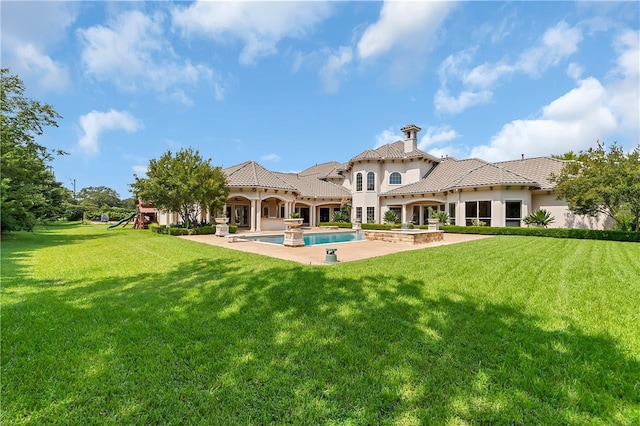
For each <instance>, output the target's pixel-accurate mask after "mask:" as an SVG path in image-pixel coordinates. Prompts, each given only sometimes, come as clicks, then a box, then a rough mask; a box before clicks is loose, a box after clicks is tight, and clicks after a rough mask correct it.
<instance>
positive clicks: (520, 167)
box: [494, 157, 568, 189]
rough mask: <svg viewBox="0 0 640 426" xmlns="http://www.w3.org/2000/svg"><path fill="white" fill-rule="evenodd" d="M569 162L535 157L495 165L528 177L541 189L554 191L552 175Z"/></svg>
mask: <svg viewBox="0 0 640 426" xmlns="http://www.w3.org/2000/svg"><path fill="white" fill-rule="evenodd" d="M567 163H568V161H565V160H558V159H556V158H551V157H535V158H527V159H523V160H514V161H502V162H499V163H494V164H496V165H498V166H502V167H504V168H505V169H507V170H511V171H513V172H514V173H518V174H521V175H523V176H527V177H528V178H529V179H531V180H533V181H534V182H536V184H537V185H538V186H539V187H540V189H552V188H553V187H554V185H553V183H552V182H551V180H550V178H551V174H558V173H560V170H562V168H563V167H564V166H565V164H567Z"/></svg>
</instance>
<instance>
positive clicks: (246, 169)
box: [223, 161, 296, 190]
mask: <svg viewBox="0 0 640 426" xmlns="http://www.w3.org/2000/svg"><path fill="white" fill-rule="evenodd" d="M223 171H224V173H225V174H226V175H227V184H228V186H230V187H259V188H275V189H288V190H295V189H296V188H295V187H293V186H291V185H290V184H289V183H287V182H286V181H284V180H282V179H281V178H280V177H279V176H278V174H277V173H274V172H272V171H270V170H267V169H265V168H264V167H262V166H261V165H260V164H258V163H256V162H255V161H246V162H244V163H241V164H238V165H236V166H231V167H229V168H226V169H224V170H223Z"/></svg>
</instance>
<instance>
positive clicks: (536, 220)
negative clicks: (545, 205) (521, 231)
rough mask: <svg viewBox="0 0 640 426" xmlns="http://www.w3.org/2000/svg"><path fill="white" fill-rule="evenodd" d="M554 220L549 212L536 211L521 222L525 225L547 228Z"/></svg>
mask: <svg viewBox="0 0 640 426" xmlns="http://www.w3.org/2000/svg"><path fill="white" fill-rule="evenodd" d="M555 220H556V219H555V218H554V217H553V216H551V212H550V211H547V210H545V209H538V210H536V211H535V212H533V213H531V214H530V215H529V216H527V217H525V218H524V219H523V222H524V223H525V224H527V225H534V226H542V227H545V228H546V227H548V226H549V224H551V223H553V222H554V221H555Z"/></svg>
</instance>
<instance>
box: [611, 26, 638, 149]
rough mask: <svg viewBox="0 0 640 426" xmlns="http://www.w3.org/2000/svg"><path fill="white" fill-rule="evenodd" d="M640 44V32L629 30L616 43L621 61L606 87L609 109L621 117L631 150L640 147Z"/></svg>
mask: <svg viewBox="0 0 640 426" xmlns="http://www.w3.org/2000/svg"><path fill="white" fill-rule="evenodd" d="M639 40H640V31H631V30H627V31H625V32H623V33H622V34H621V35H620V36H619V37H618V39H617V40H616V41H615V43H614V48H615V49H616V51H617V52H618V59H617V61H616V67H615V68H614V70H613V72H612V73H611V74H612V76H611V82H610V83H609V84H608V85H607V92H608V105H609V106H610V107H611V109H612V111H614V113H615V114H616V115H617V116H618V117H619V120H620V130H621V131H623V132H624V133H625V134H626V135H627V137H628V142H629V143H628V145H629V146H628V147H629V148H630V147H631V145H637V144H640V140H639V139H640V102H639V101H638V99H640V84H638V82H639V81H640V45H639ZM620 142H621V143H624V141H620ZM625 145H627V144H625Z"/></svg>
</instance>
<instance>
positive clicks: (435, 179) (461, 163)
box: [383, 158, 488, 195]
mask: <svg viewBox="0 0 640 426" xmlns="http://www.w3.org/2000/svg"><path fill="white" fill-rule="evenodd" d="M485 164H488V163H487V162H486V161H482V160H479V159H477V158H470V159H468V160H454V159H452V158H445V159H443V160H441V162H440V163H439V164H438V165H437V166H436V167H435V168H434V169H433V170H432V171H431V172H430V173H429V174H428V175H427V176H426V177H424V178H422V179H420V180H419V181H418V182H415V183H411V184H408V185H405V186H403V187H400V188H396V189H394V190H392V191H389V192H387V193H385V194H383V195H387V194H389V195H396V194H421V193H426V192H441V191H444V190H445V189H447V188H449V187H451V186H452V185H453V183H454V182H455V181H456V179H459V178H460V176H464V175H465V174H467V173H469V172H470V171H471V170H473V169H476V168H478V167H480V166H483V165H485Z"/></svg>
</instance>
